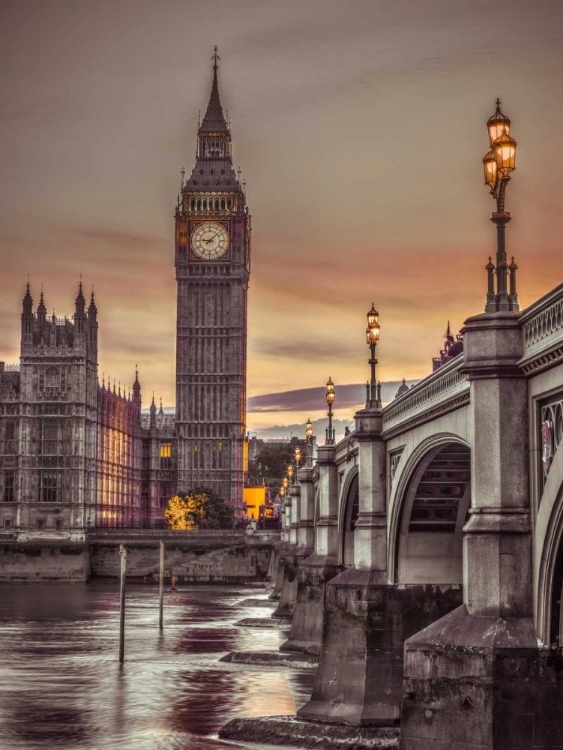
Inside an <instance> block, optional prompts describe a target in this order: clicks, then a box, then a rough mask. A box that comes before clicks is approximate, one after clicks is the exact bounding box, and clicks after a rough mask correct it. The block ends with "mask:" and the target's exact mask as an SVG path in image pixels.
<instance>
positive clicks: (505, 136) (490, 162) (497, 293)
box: [483, 99, 520, 312]
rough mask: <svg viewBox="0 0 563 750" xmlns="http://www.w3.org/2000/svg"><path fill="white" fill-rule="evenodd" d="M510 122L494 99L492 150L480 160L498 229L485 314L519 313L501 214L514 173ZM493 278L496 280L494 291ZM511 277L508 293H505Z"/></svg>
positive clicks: (490, 123)
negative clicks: (492, 200) (494, 203)
mask: <svg viewBox="0 0 563 750" xmlns="http://www.w3.org/2000/svg"><path fill="white" fill-rule="evenodd" d="M510 125H511V122H510V119H509V118H508V117H507V116H506V115H505V114H504V113H503V112H501V109H500V99H497V107H496V110H495V113H494V114H493V115H492V116H491V117H489V119H488V120H487V132H488V134H489V145H490V146H491V149H490V151H488V152H487V153H486V154H485V156H484V157H483V171H484V173H485V184H486V185H487V186H488V188H489V190H490V192H491V195H492V196H493V198H494V199H495V201H496V211H493V214H492V216H491V221H492V222H493V224H495V226H496V228H497V256H496V266H495V264H493V262H492V259H491V258H489V262H488V264H487V266H486V271H487V280H488V284H487V304H486V305H485V312H499V311H503V310H509V311H518V310H519V309H520V308H519V307H518V294H517V292H516V271H517V269H518V266H517V265H516V263H515V262H514V258H512V262H511V263H510V265H509V264H508V263H507V258H506V246H505V234H506V225H507V224H508V222H509V221H510V214H509V212H508V211H505V210H504V201H505V196H506V188H507V186H508V183H509V182H510V173H511V172H513V171H514V169H516V145H517V144H516V141H515V140H514V138H512V137H511V135H510ZM495 276H496V279H497V282H496V290H495ZM508 277H510V290H509V289H508V283H507V280H508Z"/></svg>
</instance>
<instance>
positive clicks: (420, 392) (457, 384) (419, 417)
mask: <svg viewBox="0 0 563 750" xmlns="http://www.w3.org/2000/svg"><path fill="white" fill-rule="evenodd" d="M462 366H463V354H459V355H458V356H457V357H455V359H453V360H452V361H451V362H449V363H448V364H447V365H443V366H442V367H440V368H439V369H438V370H436V371H435V372H433V373H432V374H431V375H429V376H428V377H427V378H425V379H424V380H422V381H421V382H420V383H417V384H416V385H414V386H413V387H412V388H410V389H409V390H408V391H407V392H406V393H404V394H403V395H402V396H400V397H399V398H397V399H395V401H393V402H392V403H390V404H389V405H388V406H386V407H385V409H383V438H384V439H386V440H388V439H389V438H392V437H395V435H399V434H401V433H402V432H406V431H407V430H410V429H412V428H413V427H416V426H418V425H419V424H422V423H424V422H428V421H430V420H432V419H435V418H436V417H437V416H441V415H442V414H446V413H447V412H449V411H453V410H454V409H460V408H461V407H463V406H466V405H467V404H468V403H469V380H468V379H467V375H465V374H464V373H462V372H461V368H462Z"/></svg>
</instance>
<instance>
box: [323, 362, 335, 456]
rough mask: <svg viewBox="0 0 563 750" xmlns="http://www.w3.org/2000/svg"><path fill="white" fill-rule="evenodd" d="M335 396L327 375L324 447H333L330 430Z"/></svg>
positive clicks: (332, 436)
mask: <svg viewBox="0 0 563 750" xmlns="http://www.w3.org/2000/svg"><path fill="white" fill-rule="evenodd" d="M335 398H336V394H335V393H334V383H333V382H332V378H331V377H330V375H329V378H328V380H327V382H326V402H327V404H328V427H327V428H326V440H325V445H334V430H333V428H332V405H333V403H334V399H335Z"/></svg>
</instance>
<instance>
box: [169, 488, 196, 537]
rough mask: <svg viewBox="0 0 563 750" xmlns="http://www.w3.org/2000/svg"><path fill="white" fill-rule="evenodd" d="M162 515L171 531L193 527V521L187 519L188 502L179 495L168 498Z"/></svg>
mask: <svg viewBox="0 0 563 750" xmlns="http://www.w3.org/2000/svg"><path fill="white" fill-rule="evenodd" d="M164 517H165V518H166V520H167V521H168V525H169V526H170V528H171V529H172V530H173V531H188V530H190V529H193V528H194V525H193V522H190V521H188V503H187V501H186V500H185V499H184V498H183V497H180V495H174V497H171V498H170V500H169V501H168V507H167V508H166V510H165V511H164Z"/></svg>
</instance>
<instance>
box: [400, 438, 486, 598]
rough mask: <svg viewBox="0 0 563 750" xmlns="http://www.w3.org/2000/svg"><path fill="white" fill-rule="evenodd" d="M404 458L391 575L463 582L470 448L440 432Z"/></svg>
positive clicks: (406, 581) (410, 580)
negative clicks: (463, 548) (463, 539)
mask: <svg viewBox="0 0 563 750" xmlns="http://www.w3.org/2000/svg"><path fill="white" fill-rule="evenodd" d="M405 451H406V449H405ZM403 459H404V460H403ZM401 462H403V466H402V467H401V468H402V470H401V471H400V473H399V475H398V476H397V477H396V484H395V487H394V488H392V492H391V493H390V502H389V508H390V518H389V536H388V555H389V557H388V570H389V579H390V580H391V581H393V582H394V583H399V584H401V583H403V584H459V585H461V583H462V577H463V559H462V529H463V525H464V523H465V520H466V517H467V512H468V508H469V505H470V503H471V481H470V480H471V452H470V447H469V445H468V443H467V441H466V440H464V439H462V438H460V437H459V436H457V435H454V434H452V433H440V434H436V435H433V436H431V437H429V438H427V439H426V440H423V441H422V442H421V443H420V444H419V445H417V446H416V448H414V450H413V451H412V452H411V453H410V455H407V456H404V457H403V456H401ZM429 535H431V536H430V538H429Z"/></svg>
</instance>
